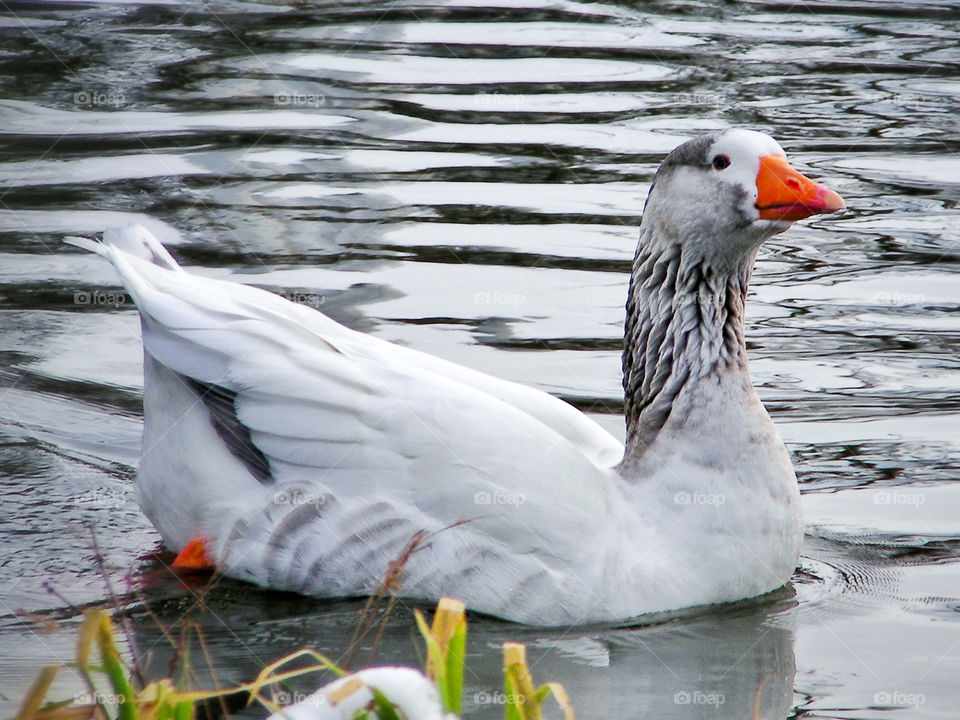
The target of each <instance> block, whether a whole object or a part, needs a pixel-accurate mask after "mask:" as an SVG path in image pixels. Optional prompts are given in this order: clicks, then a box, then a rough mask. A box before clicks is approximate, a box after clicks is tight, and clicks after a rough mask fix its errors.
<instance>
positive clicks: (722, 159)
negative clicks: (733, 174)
mask: <svg viewBox="0 0 960 720" xmlns="http://www.w3.org/2000/svg"><path fill="white" fill-rule="evenodd" d="M713 167H715V168H716V169H717V170H724V169H726V168H728V167H730V158H728V157H727V156H726V155H717V156H716V157H715V158H714V159H713Z"/></svg>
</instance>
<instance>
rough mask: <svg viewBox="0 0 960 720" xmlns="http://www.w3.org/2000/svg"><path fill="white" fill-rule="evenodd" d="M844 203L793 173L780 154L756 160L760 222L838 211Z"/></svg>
mask: <svg viewBox="0 0 960 720" xmlns="http://www.w3.org/2000/svg"><path fill="white" fill-rule="evenodd" d="M846 206H847V204H846V203H845V202H844V201H843V198H842V197H840V196H839V195H838V194H837V193H835V192H834V191H833V190H828V189H827V188H825V187H824V186H823V185H818V184H817V183H815V182H814V181H813V180H811V179H810V178H808V177H807V176H805V175H803V174H802V173H799V172H797V171H796V170H794V169H793V168H792V167H791V166H790V163H788V162H787V159H786V158H785V157H783V156H782V155H766V156H764V157H762V158H760V170H759V171H758V172H757V210H759V211H760V218H761V219H762V220H789V221H790V222H793V221H794V220H803V218H805V217H810V216H811V215H817V214H820V213H832V212H836V211H837V210H842V209H843V208H845V207H846Z"/></svg>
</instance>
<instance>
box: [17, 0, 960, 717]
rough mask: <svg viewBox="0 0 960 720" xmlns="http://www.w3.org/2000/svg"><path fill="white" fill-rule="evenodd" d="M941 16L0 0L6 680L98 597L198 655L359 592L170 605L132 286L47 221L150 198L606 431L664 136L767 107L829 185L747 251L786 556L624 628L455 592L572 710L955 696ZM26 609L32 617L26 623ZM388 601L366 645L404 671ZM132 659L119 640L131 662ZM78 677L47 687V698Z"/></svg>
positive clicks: (795, 707)
mask: <svg viewBox="0 0 960 720" xmlns="http://www.w3.org/2000/svg"><path fill="white" fill-rule="evenodd" d="M958 42H960V11H958V10H956V9H954V8H953V7H951V3H946V2H926V3H924V2H915V3H894V2H882V1H870V2H867V1H863V2H859V3H846V2H844V3H841V2H806V3H803V4H796V3H792V2H681V1H678V2H651V3H636V4H629V3H605V4H602V3H578V2H566V1H564V0H558V1H556V2H551V1H549V0H529V2H523V1H522V0H521V1H518V2H506V1H501V2H494V1H492V0H489V1H486V2H485V1H484V0H475V1H470V0H452V1H450V2H435V3H430V2H423V3H407V2H394V3H373V2H339V3H336V2H329V3H325V2H289V3H287V4H272V3H263V4H256V3H253V2H250V3H244V2H192V3H191V2H169V3H163V2H159V3H129V4H119V3H115V4H114V3H105V4H85V3H72V2H71V3H11V2H2V3H0V98H2V101H0V283H2V286H0V297H2V300H3V304H2V309H0V330H2V332H0V468H2V470H0V478H2V482H0V492H2V494H3V495H2V502H0V533H2V537H3V548H4V551H3V553H2V555H0V613H2V614H3V617H2V619H0V687H2V690H0V693H2V695H0V704H2V710H3V711H5V712H4V713H3V714H4V715H5V716H9V715H11V714H12V713H13V712H14V709H15V707H16V705H17V703H18V701H19V698H20V696H21V694H22V692H23V689H24V688H25V687H26V685H27V684H28V683H29V681H30V679H31V678H32V677H33V675H34V674H35V672H36V670H37V669H38V668H39V667H40V666H42V665H44V664H46V663H50V662H56V661H59V660H65V659H69V658H70V657H72V653H73V642H74V634H75V628H76V625H77V618H78V617H79V609H80V608H81V607H82V606H84V605H86V604H91V603H93V604H96V603H100V602H102V601H104V599H105V598H106V596H107V590H106V589H105V586H104V579H103V577H102V574H101V573H100V572H98V570H97V561H96V553H95V552H94V550H93V546H92V541H91V531H90V528H91V527H92V528H94V530H95V536H96V540H97V542H98V545H99V548H100V552H101V554H102V556H103V558H104V563H105V566H106V576H107V577H108V578H109V580H110V582H111V583H112V585H113V587H114V590H115V592H117V593H118V594H119V595H121V598H120V600H119V602H120V604H121V606H123V607H125V608H127V609H129V611H130V614H131V616H132V617H133V619H134V627H135V641H136V643H137V645H138V646H139V649H140V651H141V652H142V653H144V654H146V655H151V654H152V656H153V660H154V662H153V665H152V668H153V669H154V670H155V671H156V672H157V673H165V672H166V671H167V667H166V665H165V662H166V658H167V657H168V655H169V651H168V645H167V643H166V642H165V641H164V640H163V639H162V637H161V636H160V634H159V633H158V631H157V629H156V622H155V621H154V620H153V619H151V617H150V615H149V613H148V608H149V610H150V612H153V613H155V614H156V615H157V616H158V617H159V618H160V619H162V620H163V621H164V622H166V623H167V624H171V625H172V624H175V623H177V622H178V621H179V620H180V619H181V618H183V617H184V616H186V617H190V618H192V619H193V620H195V621H196V622H198V623H200V624H201V625H202V627H203V629H204V636H205V638H206V640H207V642H208V646H209V649H210V653H211V656H212V659H213V664H214V666H215V667H216V669H217V672H218V677H219V680H220V681H221V682H222V683H227V682H236V681H241V680H247V679H250V677H252V675H253V674H255V672H256V669H257V668H258V667H259V666H260V665H261V664H262V663H263V662H266V661H269V660H272V659H274V658H276V657H278V656H279V655H281V654H283V653H285V652H288V651H290V650H293V649H295V648H298V647H300V646H303V645H311V646H314V647H317V648H318V649H320V650H322V651H324V652H327V653H329V654H331V655H332V656H333V657H335V658H336V657H339V656H340V654H341V653H342V651H343V648H344V646H345V644H346V641H347V639H348V638H349V636H350V633H351V631H352V629H353V627H354V625H355V623H356V620H357V616H358V614H359V611H360V607H361V603H359V602H340V603H328V602H319V601H316V600H311V599H304V598H295V597H290V596H286V595H279V594H276V593H269V592H265V591H261V590H258V589H255V588H252V587H249V586H245V585H242V584H239V583H234V582H231V581H223V582H221V583H220V584H219V585H217V587H216V588H215V589H214V590H213V591H212V592H211V593H210V594H209V595H208V596H207V600H208V604H207V605H206V607H205V608H198V607H195V605H196V601H195V597H194V595H192V594H191V592H190V591H188V590H185V589H183V588H181V587H179V586H178V585H177V584H176V583H175V582H173V581H171V580H170V579H169V578H167V577H165V576H164V575H163V573H162V572H160V571H158V568H159V567H160V566H159V565H158V564H157V563H155V562H154V561H153V560H151V559H150V558H149V556H150V553H151V552H153V551H154V550H155V549H156V543H157V536H156V534H155V532H154V531H153V530H152V528H151V527H150V526H149V524H148V523H147V521H146V520H145V519H144V518H143V517H142V516H141V515H140V513H139V511H138V510H137V508H136V506H135V504H134V503H133V501H132V493H131V487H132V480H133V475H134V472H135V467H136V462H137V456H138V451H139V432H140V424H141V411H140V394H141V371H140V366H139V362H140V358H139V355H140V345H139V342H140V341H139V326H138V322H137V317H136V313H135V311H134V309H133V307H132V306H131V304H130V303H129V301H128V299H127V298H126V296H125V295H124V294H123V293H122V291H121V290H120V289H119V288H118V287H117V285H116V278H115V276H114V274H113V271H112V270H111V268H110V267H109V266H108V265H107V264H106V263H104V262H102V261H100V260H98V259H97V258H94V257H92V256H87V255H83V254H80V253H78V252H75V251H73V250H72V249H69V248H66V247H63V246H61V245H60V243H59V240H60V238H61V236H63V235H65V234H83V233H94V232H98V231H100V230H102V229H103V228H104V227H105V226H107V225H115V224H118V223H121V222H124V221H128V220H135V219H136V220H141V221H143V220H145V219H147V220H148V221H149V223H151V226H152V227H153V228H154V230H155V232H156V233H157V234H158V235H159V236H160V237H161V238H162V239H163V240H164V241H165V242H168V243H169V244H170V245H171V247H172V249H173V252H174V254H175V255H176V256H177V257H178V258H179V259H180V260H181V261H182V262H183V263H184V264H186V265H188V266H190V268H191V270H192V271H195V272H198V273H202V274H205V275H208V276H216V277H230V278H232V279H234V280H237V281H240V282H246V283H253V284H256V285H260V286H264V287H268V288H270V289H274V290H277V291H280V292H283V293H285V294H287V296H288V297H290V298H292V299H294V300H296V301H298V302H304V303H308V304H311V305H313V306H315V307H318V308H319V309H321V310H323V311H324V312H327V313H329V314H330V315H332V316H333V317H335V318H336V319H338V320H340V321H341V322H344V323H346V324H347V325H349V326H351V327H354V328H358V329H362V330H364V331H367V332H371V333H374V334H376V335H377V336H379V337H383V338H386V339H389V340H393V341H397V342H401V343H404V344H407V345H409V346H412V347H416V348H419V349H422V350H427V351H430V352H433V353H436V354H439V355H443V356H445V357H447V358H449V359H452V360H454V361H458V362H462V363H464V364H466V365H469V366H472V367H476V368H479V369H482V370H485V371H488V372H491V373H493V374H495V375H499V376H501V377H505V378H509V379H513V380H518V381H521V382H525V383H529V384H532V385H535V386H537V387H540V388H542V389H544V390H548V391H550V392H554V393H557V394H559V395H561V396H563V397H565V398H567V399H570V400H571V401H573V402H575V403H576V404H578V405H579V406H580V407H582V408H584V409H585V410H588V411H590V412H592V413H595V414H596V415H595V416H596V417H597V419H598V420H600V422H602V423H603V424H604V425H605V426H606V427H608V428H610V429H611V430H612V431H614V432H616V433H618V434H621V433H622V430H621V426H622V418H621V417H620V415H619V414H618V413H619V411H620V407H621V396H620V376H619V348H620V338H621V323H622V319H623V309H622V308H623V301H624V297H625V292H626V284H627V274H626V273H627V270H628V267H629V261H630V258H631V257H632V254H633V250H634V245H635V241H636V235H637V225H638V222H639V216H640V211H641V208H642V203H643V199H644V197H645V195H646V191H647V187H648V184H649V181H650V178H651V176H652V173H653V171H654V170H655V168H656V166H657V164H658V163H659V161H660V159H662V156H663V154H664V153H665V152H666V151H668V150H669V149H671V148H672V147H674V146H675V145H676V144H678V143H679V142H681V141H682V140H683V139H685V138H687V137H689V136H691V135H695V134H697V133H701V132H705V131H709V130H713V129H716V128H720V127H724V126H728V125H740V126H746V127H751V128H755V129H759V130H763V131H766V132H769V133H771V134H772V135H774V136H775V137H776V138H777V139H778V140H779V141H780V142H781V144H782V145H783V146H784V147H785V148H786V150H787V153H788V155H790V156H791V157H792V158H793V160H794V161H795V164H797V165H798V166H800V167H801V168H803V169H804V170H806V171H808V172H809V173H810V174H811V175H812V176H814V177H816V178H817V179H820V180H822V181H824V182H825V183H826V184H828V185H830V186H831V187H834V188H836V189H837V190H838V191H839V192H840V193H841V194H842V195H843V196H844V197H845V198H846V200H847V203H848V205H849V209H848V211H847V212H845V213H844V214H843V215H841V216H835V217H830V218H822V219H819V220H814V221H807V222H804V223H802V224H801V225H799V226H797V227H795V228H794V229H792V230H791V231H790V232H789V233H787V234H786V235H781V236H778V237H777V238H775V239H774V240H773V241H771V242H770V243H768V244H767V246H766V247H765V249H764V250H763V251H762V252H761V258H760V261H759V264H758V267H757V271H756V275H755V278H756V279H755V284H754V293H753V298H752V304H751V305H750V310H749V329H748V336H749V349H750V356H751V361H752V369H753V373H754V378H755V382H756V383H757V384H758V386H759V389H760V393H761V396H762V397H763V399H764V401H765V402H766V404H767V407H768V408H769V409H770V411H771V413H772V415H773V416H774V419H775V420H776V421H777V423H778V424H779V427H780V429H781V432H782V433H783V435H784V438H785V439H786V441H787V443H788V445H789V446H790V448H791V451H792V452H793V454H794V459H795V463H796V466H797V470H798V475H799V476H800V480H801V483H802V486H803V490H804V492H805V510H806V513H807V520H808V524H809V528H808V536H807V543H806V547H805V553H804V555H805V556H804V560H803V563H802V567H801V568H800V570H799V571H798V573H797V575H796V578H795V582H794V583H793V586H792V587H791V588H789V589H787V590H785V591H783V592H782V593H780V594H778V595H777V596H776V597H775V598H773V599H771V600H770V601H769V602H767V603H764V604H762V605H760V606H748V607H741V608H733V609H727V610H724V611H722V612H717V613H711V614H707V615H700V616H698V617H695V618H686V619H684V618H680V619H675V620H673V621H670V622H665V623H662V624H659V625H656V626H653V627H646V628H636V629H611V628H580V629H574V630H569V631H541V630H536V629H530V628H524V627H520V626H515V625H509V624H505V623H500V622H496V621H493V620H489V619H484V618H476V619H474V621H473V622H472V624H471V641H470V653H471V657H470V659H469V667H470V671H469V672H468V678H467V691H466V694H467V701H466V713H467V714H470V715H476V716H480V717H488V718H492V717H499V716H501V714H502V706H501V705H499V704H498V700H499V698H498V696H497V695H496V694H495V691H496V689H497V688H498V687H500V670H499V663H500V659H499V644H500V643H501V642H502V641H504V640H508V639H516V640H522V641H525V642H527V643H528V644H529V653H530V657H531V660H532V664H533V666H534V673H535V675H536V677H537V678H538V679H539V680H547V679H555V680H559V681H561V682H563V683H565V684H566V686H567V688H568V689H569V690H570V693H571V695H572V696H573V698H574V703H575V705H576V706H577V708H578V711H579V713H580V716H581V717H584V718H597V717H617V716H623V717H649V718H689V717H709V718H714V717H724V718H726V717H729V718H751V717H757V718H760V717H762V718H766V719H767V720H770V719H774V718H776V719H779V718H785V717H810V718H934V717H942V718H953V717H956V705H957V704H958V701H960V689H958V686H957V678H958V677H960V615H958V607H960V605H958V602H960V564H958V563H957V559H958V557H960V520H958V517H960V485H958V484H957V483H956V482H955V481H956V479H957V470H956V461H957V457H958V445H960V438H958V435H960V373H958V369H960V368H958V366H960V360H958V352H957V347H958V345H957V340H958V337H960V315H958V313H957V307H958V298H960V278H958V275H957V271H958V269H960V254H958V241H960V213H958V211H957V203H958V199H960V160H958V156H957V152H958V150H960V120H958V117H960V112H958V111H960V46H958ZM23 611H27V612H39V613H41V618H42V619H43V620H50V619H55V620H57V621H58V622H59V629H56V628H53V627H51V626H50V623H49V622H46V623H40V624H38V623H37V622H35V621H34V620H31V619H29V618H27V617H25V616H24V614H23ZM417 647H418V643H416V642H415V629H414V626H413V623H412V619H411V616H410V613H409V611H408V610H406V609H405V608H403V607H401V608H399V609H398V610H397V612H396V613H395V615H394V616H393V620H392V621H391V623H390V626H389V629H388V631H387V633H386V636H385V638H384V640H383V641H382V643H381V644H380V648H379V650H378V652H377V655H376V657H375V660H376V661H377V662H408V663H409V662H417V661H418V656H417V652H418V651H417V650H416V648H417ZM148 651H150V652H148ZM79 687H80V685H79V684H78V681H77V679H76V677H75V676H74V675H73V674H72V673H71V672H69V671H68V672H65V673H62V674H61V676H60V678H59V679H58V681H57V683H56V685H55V692H54V693H53V694H54V695H55V696H57V697H70V696H72V694H73V693H74V692H75V691H76V690H78V689H79Z"/></svg>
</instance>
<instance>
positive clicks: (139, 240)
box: [63, 225, 181, 270]
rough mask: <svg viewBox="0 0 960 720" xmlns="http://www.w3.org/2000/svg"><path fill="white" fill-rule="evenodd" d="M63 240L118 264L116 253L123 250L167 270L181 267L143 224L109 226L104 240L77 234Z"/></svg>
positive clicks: (104, 234)
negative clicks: (100, 240) (99, 240)
mask: <svg viewBox="0 0 960 720" xmlns="http://www.w3.org/2000/svg"><path fill="white" fill-rule="evenodd" d="M63 241H64V242H65V243H67V244H68V245H74V246H76V247H78V248H83V249H84V250H89V251H90V252H94V253H97V255H101V256H103V257H105V258H107V259H108V260H110V261H111V262H113V263H114V264H116V262H115V258H116V253H117V252H121V253H125V254H127V255H132V256H134V257H138V258H140V259H142V260H146V261H148V262H151V263H153V264H154V265H159V266H160V267H162V268H165V269H167V270H180V269H181V268H180V266H179V265H178V264H177V261H176V260H174V259H173V256H172V255H171V254H170V253H169V252H167V249H166V248H165V247H164V246H163V245H162V244H161V243H160V241H159V240H157V239H156V238H155V237H154V236H153V235H152V234H151V233H150V231H149V230H147V229H146V228H145V227H143V226H142V225H128V226H127V227H122V228H120V227H111V228H107V229H106V230H104V231H103V241H102V242H98V241H96V240H92V239H90V238H86V237H77V236H75V235H71V236H69V237H65V238H64V239H63Z"/></svg>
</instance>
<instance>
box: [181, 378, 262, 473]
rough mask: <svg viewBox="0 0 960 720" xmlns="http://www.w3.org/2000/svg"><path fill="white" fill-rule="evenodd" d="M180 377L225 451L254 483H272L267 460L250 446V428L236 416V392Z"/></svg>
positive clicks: (256, 449)
mask: <svg viewBox="0 0 960 720" xmlns="http://www.w3.org/2000/svg"><path fill="white" fill-rule="evenodd" d="M180 377H181V378H183V381H184V382H185V383H186V384H187V386H188V387H189V388H190V389H191V390H193V391H194V392H195V393H196V394H197V397H198V398H199V399H200V400H201V401H202V402H203V404H204V406H206V408H207V411H208V412H209V413H210V422H212V423H213V429H214V430H216V431H217V435H219V436H220V439H221V440H223V443H224V445H226V446H227V450H229V451H230V453H231V454H232V455H233V456H234V457H235V458H237V460H239V461H240V462H242V463H243V464H244V465H245V466H246V468H247V470H249V471H250V474H251V475H253V476H254V477H255V478H256V479H257V481H258V482H260V483H262V484H263V485H268V484H272V483H273V482H274V477H273V474H272V473H271V472H270V461H269V460H267V456H266V455H264V454H263V452H261V450H260V448H258V447H257V446H256V445H254V443H253V439H252V438H251V437H250V428H248V427H247V426H246V425H244V424H243V423H242V422H240V418H239V417H237V403H236V401H237V393H235V392H233V390H228V389H227V388H225V387H222V386H220V385H214V384H212V383H205V382H200V381H199V380H194V379H193V378H192V377H187V376H186V375H181V376H180Z"/></svg>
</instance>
